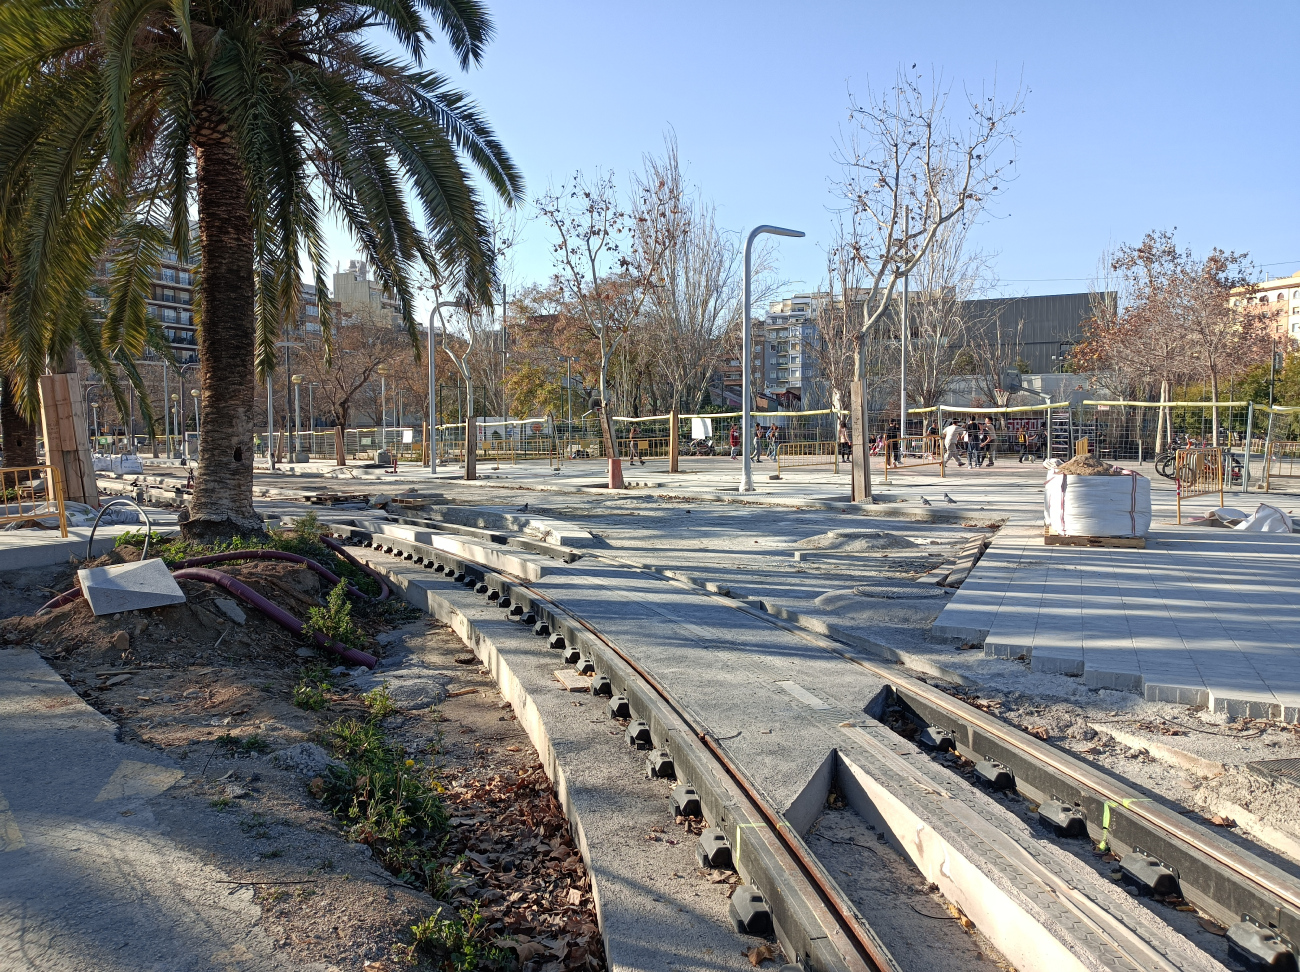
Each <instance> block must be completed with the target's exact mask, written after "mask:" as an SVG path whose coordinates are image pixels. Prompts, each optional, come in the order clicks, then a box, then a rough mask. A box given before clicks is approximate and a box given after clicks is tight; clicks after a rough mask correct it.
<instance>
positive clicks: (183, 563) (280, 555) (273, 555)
mask: <svg viewBox="0 0 1300 972" xmlns="http://www.w3.org/2000/svg"><path fill="white" fill-rule="evenodd" d="M232 560H287V561H288V562H289V563H291V564H303V565H304V566H306V567H310V568H311V569H312V570H314V571H315V572H316V573H317V574H319V575H320V576H321V577H324V578H325V579H326V580H327V581H329V582H330V586H335V585H337V584H338V582H339V581H341V580H342V579H343V578H341V577H338V576H336V575H335V574H334V572H333V571H331V570H329V569H328V568H327V567H323V566H321V565H320V564H318V563H316V561H314V560H312V559H310V558H308V557H303V556H302V555H300V554H296V553H287V552H286V551H284V550H234V551H231V552H229V553H219V554H208V555H206V556H203V557H190V558H188V559H186V560H178V561H177V562H176V565H175V569H177V570H181V569H184V568H186V567H206V566H207V565H208V564H220V563H226V562H229V561H232ZM348 593H349V594H351V595H352V596H353V597H364V598H366V599H367V600H369V601H375V600H378V598H374V597H371V596H370V595H369V594H367V593H365V592H364V591H362V590H360V589H359V588H357V587H356V586H355V585H353V584H349V585H348Z"/></svg>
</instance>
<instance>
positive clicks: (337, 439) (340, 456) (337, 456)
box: [334, 425, 348, 466]
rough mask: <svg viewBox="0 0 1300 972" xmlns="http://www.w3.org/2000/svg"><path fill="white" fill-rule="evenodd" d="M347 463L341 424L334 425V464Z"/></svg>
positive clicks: (341, 464)
mask: <svg viewBox="0 0 1300 972" xmlns="http://www.w3.org/2000/svg"><path fill="white" fill-rule="evenodd" d="M347 464H348V450H347V444H346V442H345V440H344V435H343V426H341V425H336V426H334V465H336V466H346V465H347Z"/></svg>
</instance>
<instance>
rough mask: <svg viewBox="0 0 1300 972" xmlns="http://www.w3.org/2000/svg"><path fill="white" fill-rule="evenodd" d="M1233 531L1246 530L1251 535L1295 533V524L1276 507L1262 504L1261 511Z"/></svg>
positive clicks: (1257, 511)
mask: <svg viewBox="0 0 1300 972" xmlns="http://www.w3.org/2000/svg"><path fill="white" fill-rule="evenodd" d="M1233 529H1234V530H1246V531H1247V532H1250V533H1294V532H1295V524H1294V523H1293V522H1292V521H1291V517H1289V516H1287V514H1286V513H1285V512H1284V511H1282V510H1279V509H1278V508H1277V507H1276V506H1269V505H1268V504H1267V503H1260V504H1259V509H1257V510H1256V511H1255V512H1254V513H1252V514H1250V516H1248V517H1246V519H1244V520H1242V521H1241V522H1240V523H1238V524H1237V525H1236V526H1235V527H1233Z"/></svg>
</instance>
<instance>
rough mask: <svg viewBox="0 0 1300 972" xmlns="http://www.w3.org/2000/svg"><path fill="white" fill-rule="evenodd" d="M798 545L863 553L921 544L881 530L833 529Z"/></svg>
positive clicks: (899, 548)
mask: <svg viewBox="0 0 1300 972" xmlns="http://www.w3.org/2000/svg"><path fill="white" fill-rule="evenodd" d="M796 546H799V547H804V548H807V549H811V550H835V551H839V552H842V553H861V552H863V551H867V550H904V549H907V548H910V547H916V546H919V544H916V543H913V542H912V541H911V540H909V539H907V537H899V536H895V535H894V534H892V533H884V532H883V531H880V530H831V531H830V532H829V533H819V534H817V535H816V536H815V537H806V538H805V539H803V540H800V541H799V542H798V543H797V544H796Z"/></svg>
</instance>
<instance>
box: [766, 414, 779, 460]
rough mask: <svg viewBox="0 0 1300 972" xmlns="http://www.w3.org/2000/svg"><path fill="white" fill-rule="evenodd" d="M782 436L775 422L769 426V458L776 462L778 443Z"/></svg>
mask: <svg viewBox="0 0 1300 972" xmlns="http://www.w3.org/2000/svg"><path fill="white" fill-rule="evenodd" d="M780 436H781V430H780V429H779V428H778V427H777V424H776V423H775V422H773V423H772V424H771V425H769V426H768V427H767V458H769V459H771V460H772V461H773V462H776V445H777V441H778V440H779V439H780Z"/></svg>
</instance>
